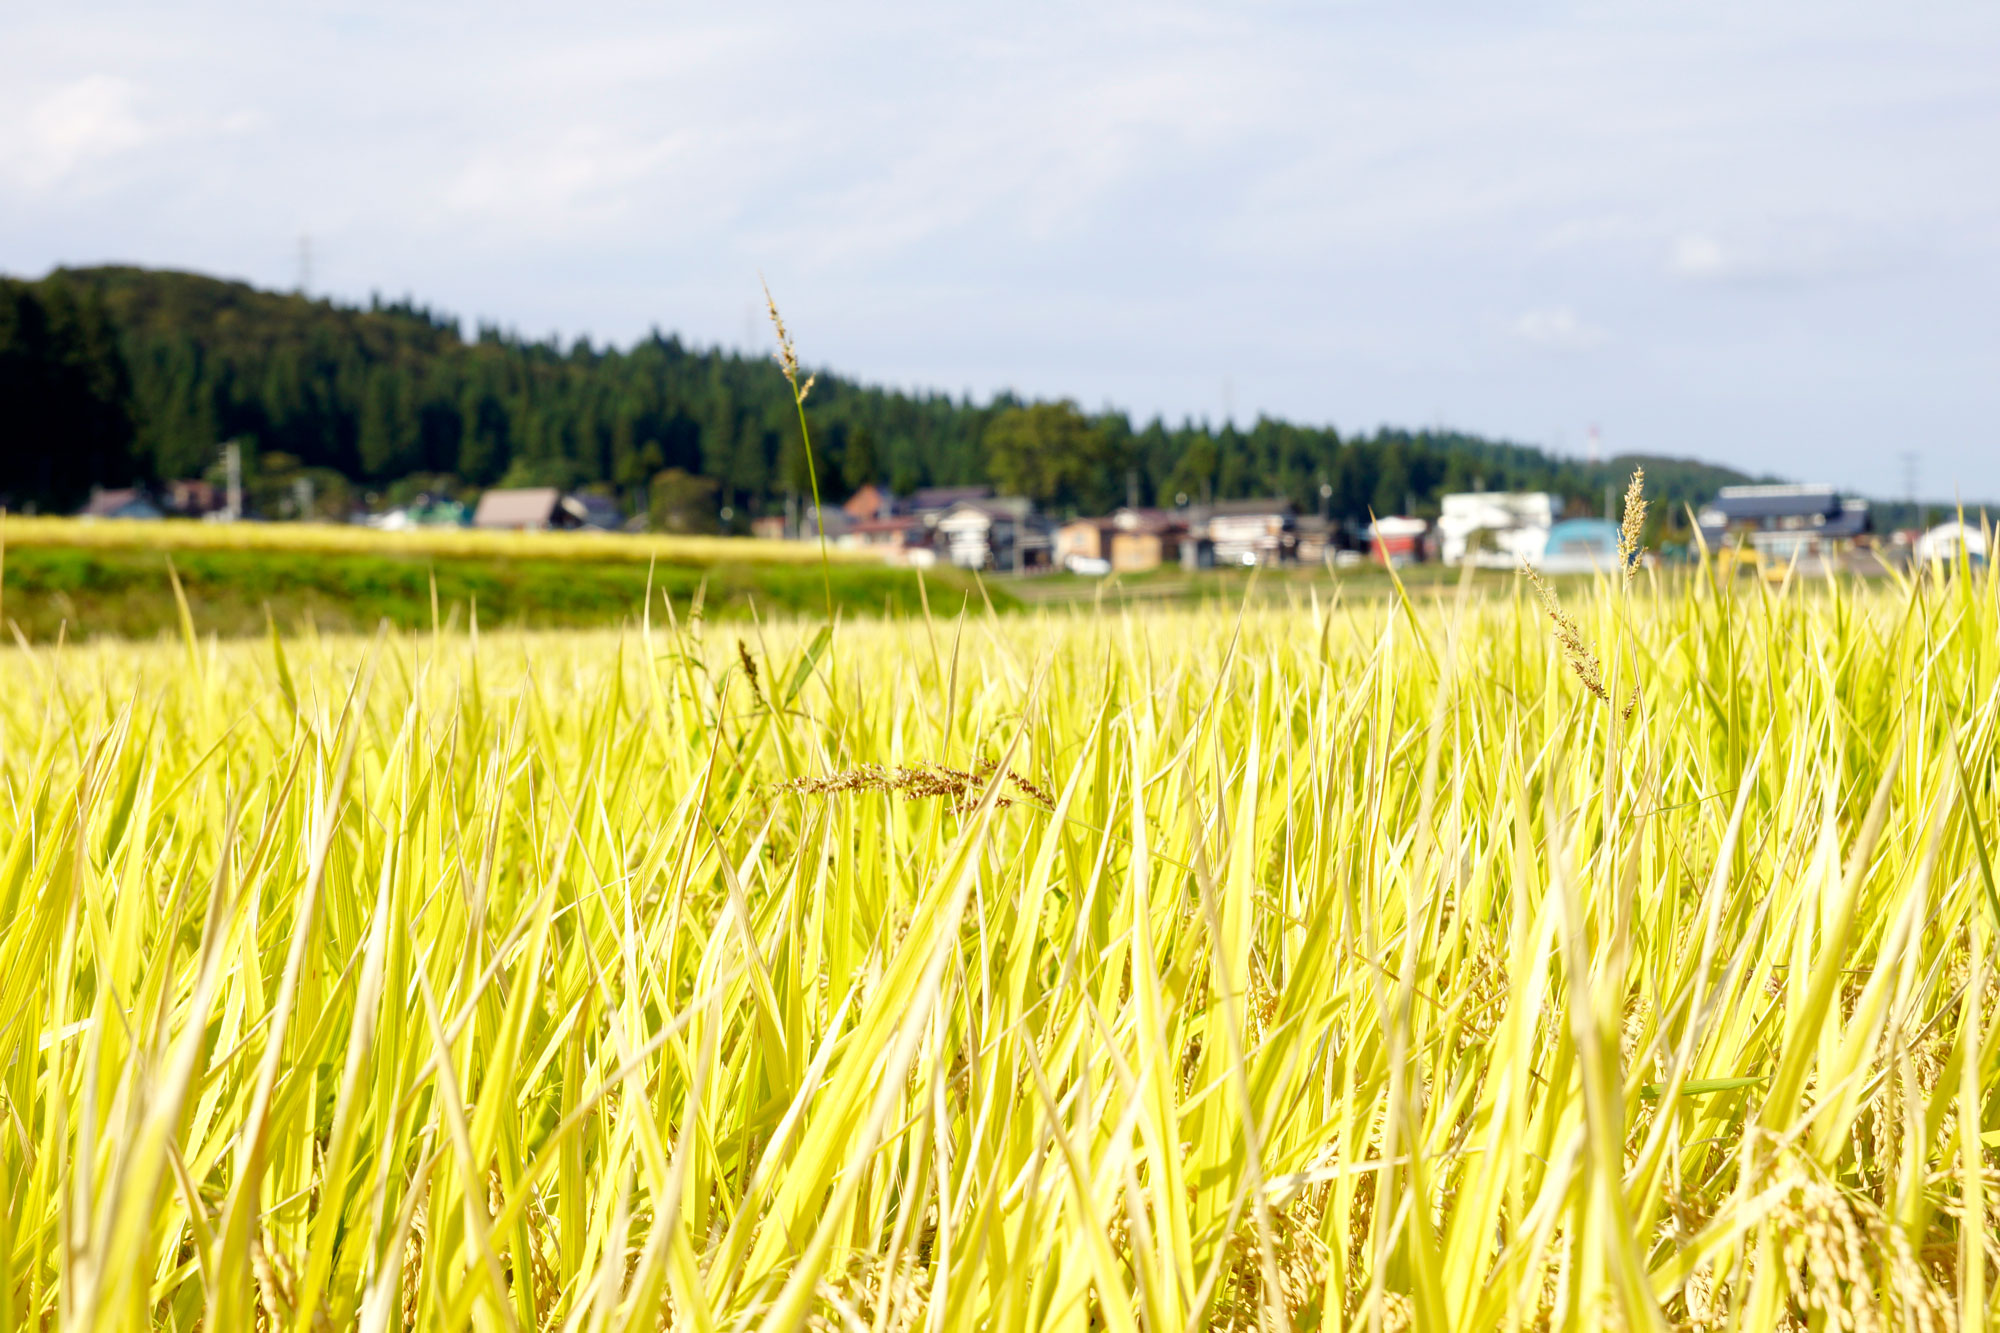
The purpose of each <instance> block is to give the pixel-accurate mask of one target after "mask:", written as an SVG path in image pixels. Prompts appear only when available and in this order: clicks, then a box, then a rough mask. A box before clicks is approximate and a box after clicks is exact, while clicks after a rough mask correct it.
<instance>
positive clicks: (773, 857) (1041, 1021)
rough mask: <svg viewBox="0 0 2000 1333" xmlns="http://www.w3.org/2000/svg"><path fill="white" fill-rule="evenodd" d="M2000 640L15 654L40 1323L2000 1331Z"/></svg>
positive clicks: (991, 620)
mask: <svg viewBox="0 0 2000 1333" xmlns="http://www.w3.org/2000/svg"><path fill="white" fill-rule="evenodd" d="M10 531H11V527H10ZM1996 594H2000V583H1996V582H1995V579H1994V577H1993V575H1992V574H1991V573H1990V572H1989V573H1986V574H1983V575H1977V576H1975V575H1973V574H1972V573H1971V572H1970V571H1961V572H1960V575H1959V576H1958V577H1956V578H1937V579H1931V578H1926V579H1924V580H1921V581H1919V582H1918V583H1915V584H1886V585H1878V586H1875V587H1872V588H1864V587H1862V586H1861V585H1858V584H1855V585H1839V584H1826V585H1817V586H1812V587H1791V588H1788V589H1785V590H1782V591H1780V590H1777V589H1771V588H1767V587H1763V586H1761V585H1759V586H1751V585H1749V584H1748V583H1747V582H1746V583H1741V584H1728V583H1724V584H1722V585H1720V586H1717V585H1714V584H1710V583H1708V582H1705V581H1703V580H1702V579H1701V578H1699V577H1691V578H1685V579H1678V580H1671V581H1661V580H1658V579H1656V578H1654V577H1652V576H1642V577H1641V578H1640V579H1639V580H1638V581H1637V582H1635V583H1634V584H1633V585H1632V586H1631V587H1629V588H1626V587H1621V586H1619V584H1618V583H1617V582H1616V581H1615V580H1610V579H1605V580H1600V581H1598V582H1597V583H1595V584H1594V585H1591V586H1588V587H1568V588H1564V589H1563V590H1562V592H1561V602H1560V604H1559V606H1558V607H1557V612H1558V614H1559V615H1560V617H1561V618H1562V620H1563V621H1565V622H1567V628H1562V627H1559V626H1558V625H1556V624H1554V623H1552V621H1551V618H1550V616H1549V614H1548V612H1547V610H1546V609H1545V607H1544V605H1543V603H1542V601H1541V597H1540V595H1539V594H1538V592H1537V590H1535V589H1534V588H1532V587H1530V586H1528V585H1527V584H1526V583H1525V582H1522V583H1520V584H1517V585H1515V586H1513V587H1512V588H1511V589H1509V590H1507V591H1505V592H1503V593H1501V594H1499V595H1493V596H1472V595H1466V596H1458V595H1455V594H1454V593H1452V592H1451V591H1449V590H1447V591H1445V592H1443V593H1438V594H1427V595H1426V596H1425V597H1423V598H1421V599H1418V600H1415V601H1397V600H1394V599H1391V600H1386V601H1385V600H1380V599H1374V600H1369V601H1367V602H1366V603H1358V602H1356V603H1350V602H1347V601H1344V600H1342V599H1340V598H1339V597H1338V596H1337V595H1336V594H1334V593H1331V592H1327V593H1325V594H1324V595H1321V596H1318V597H1316V598H1313V599H1311V600H1308V601H1306V602H1303V603H1301V604H1299V605H1296V606H1292V607H1275V606H1271V605H1268V604H1259V605H1255V606H1249V607H1246V608H1245V609H1244V610H1243V611H1242V612H1241V613H1240V614H1238V613H1229V612H1223V611H1217V610H1213V609H1210V610H1203V611H1188V610H1180V611H1175V610H1158V611H1150V612H1140V611H1126V612H1123V613H1119V614H1109V613H1107V614H1101V615H1091V614H1085V613H1082V612H1068V611H1065V612H1051V611H1039V612H1030V613H1025V614H1020V615H1014V616H1009V617H1006V618H997V617H993V616H991V615H987V614H983V613H981V614H967V615H965V616H963V617H961V618H958V619H950V618H943V617H940V618H937V619H931V618H927V617H921V616H919V617H914V618H904V619H899V620H849V621H845V622H843V623H841V624H840V625H838V626H837V627H835V628H834V629H833V630H832V631H831V632H828V631H827V630H826V629H825V628H824V627H821V626H817V625H815V624H814V623H812V622H809V621H801V622H787V623H782V624H767V625H765V626H764V627H762V628H761V629H760V628H758V627H756V626H753V625H747V624H745V625H724V624H720V623H703V622H701V621H700V620H695V619H690V618H689V617H688V615H687V614H686V613H687V607H686V606H685V604H679V605H676V604H674V603H672V602H666V603H663V602H661V601H659V600H658V599H657V598H656V599H655V601H654V603H653V604H652V605H651V606H650V607H649V608H648V609H647V610H646V611H645V612H644V613H643V614H641V613H639V612H638V610H637V609H636V608H635V614H634V619H633V620H632V621H631V622H630V623H629V624H628V625H626V626H625V627H624V628H623V629H620V630H606V631H602V632H588V633H585V632H577V633H564V634H533V633H527V632H510V633H504V634H495V633H487V634H483V635H481V634H477V633H466V632H463V631H459V630H444V629H441V630H437V631H431V632H401V631H387V632H384V633H383V634H381V635H379V636H376V637H374V638H372V639H370V638H353V637H339V638H336V637H324V638H322V637H317V636H315V635H313V634H310V633H307V634H303V635H300V636H296V637H291V638H285V639H278V638H275V637H273V638H271V639H269V640H268V641H257V640H237V641H216V640H213V639H202V638H199V637H197V636H196V635H194V634H193V633H189V634H187V635H185V636H184V637H182V638H180V639H173V638H162V639H160V640H157V641H155V642H151V643H141V644H132V643H124V644H120V643H111V642H100V641H92V642H88V643H83V644H76V643H71V644H69V645H67V646H63V647H60V648H58V647H56V646H53V645H41V646H36V645H31V644H27V643H22V644H19V645H17V646H16V647H12V648H9V649H8V650H7V652H6V654H5V655H4V656H0V784H3V785H4V788H5V792H4V800H0V831H4V841H0V857H4V868H0V1103H3V1104H0V1195H4V1197H5V1199H6V1201H7V1206H6V1208H5V1210H4V1221H0V1329H19V1328H45V1327H64V1328H77V1329H128V1328H130V1329H138V1328H159V1329H177V1330H188V1329H194V1328H201V1329H204V1330H220V1331H224V1333H228V1331H231V1330H252V1329H258V1330H275V1329H281V1328H282V1329H297V1330H327V1329H349V1328H359V1329H367V1330H385V1329H404V1328H413V1329H425V1330H430V1329H464V1328H472V1329H479V1330H495V1329H576V1330H586V1329H588V1330H597V1329H627V1328H636V1329H658V1328H675V1329H697V1330H712V1329H728V1330H735V1329H749V1328H757V1329H773V1330H780V1331H781V1333H789V1331H790V1330H797V1329H801V1328H815V1329H828V1330H836V1329H837V1330H846V1331H852V1333H860V1331H861V1330H867V1331H868V1333H882V1331H884V1330H903V1329H916V1328H923V1329H992V1330H1030V1329H1075V1330H1085V1329H1106V1330H1117V1331H1119V1333H1124V1331H1127V1330H1137V1329H1146V1330H1149V1331H1154V1330H1175V1331H1177V1330H1182V1329H1192V1328H1206V1327H1228V1328H1245V1329H1247V1328H1253V1327H1254V1328H1259V1329H1266V1330H1300V1331H1303V1330H1311V1329H1370V1330H1380V1329H1400V1328H1421V1329H1454V1330H1456V1329H1465V1330H1491V1329H1505V1328H1597V1327H1623V1328H1628V1329H1640V1328H1645V1329H1665V1328H1670V1327H1671V1328H1703V1329H1707V1328H1740V1329H1753V1330H1765V1329H1781V1328H1782V1329H1836V1328H1837V1329H1843V1330H1865V1329H1876V1328H1918V1329H1940V1330H1941V1329H1948V1328H1979V1327H1982V1326H1983V1325H1984V1322H1985V1321H1986V1320H1987V1319H1988V1318H1989V1317H1990V1315H1991V1313H1992V1312H1993V1310H1994V1296H1993V1287H1994V1279H1995V1268H1994V1263H1995V1259H1996V1244H1995V1235H1996V1228H1995V1220H1994V1218H1995V1204H1996V1200H1997V1199H2000V1178H1996V1175H1995V1168H1996V1164H2000V1073H1996V1065H1997V1064H2000V1021H1996V1019H1997V1018H2000V1013H1996V1010H2000V982H1996V977H2000V962H1997V961H1996V959H1995V958H1994V956H1993V955H1994V933H1995V926H1996V924H2000V896H1996V892H1995V884H1994V869H1993V859H1994V857H1995V855H1996V848H1995V839H1996V836H2000V802H1996V780H2000V755H1996V738H1995V729H1996V724H1997V723H2000V599H1997V598H1996ZM1550 595H1551V596H1553V594H1550ZM975 605H977V604H976V602H975ZM1569 640H1573V643H1569V644H1568V646H1566V641H1569ZM1579 653H1580V654H1582V656H1581V657H1579ZM1593 681H1594V684H1593ZM1600 696H1601V697H1600Z"/></svg>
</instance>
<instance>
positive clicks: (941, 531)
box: [933, 496, 1050, 573]
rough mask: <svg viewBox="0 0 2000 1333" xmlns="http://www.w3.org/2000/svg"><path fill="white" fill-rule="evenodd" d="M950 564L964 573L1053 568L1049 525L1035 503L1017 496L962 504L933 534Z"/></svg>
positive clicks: (946, 513) (941, 520) (949, 511)
mask: <svg viewBox="0 0 2000 1333" xmlns="http://www.w3.org/2000/svg"><path fill="white" fill-rule="evenodd" d="M933 530H934V531H935V532H936V534H937V543H938V544H939V545H941V546H942V547H943V548H944V553H945V555H946V557H947V558H948V559H949V560H950V561H951V563H952V564H954V565H958V566H960V567H962V568H965V569H994V570H1004V571H1007V572H1010V573H1012V572H1018V571H1020V570H1025V569H1045V568H1047V567H1048V563H1049V547H1050V542H1049V532H1048V525H1047V524H1046V523H1044V522H1042V520H1041V517H1040V516H1039V515H1037V514H1036V513H1035V506H1034V504H1033V503H1032V502H1031V501H1028V500H1025V499H1021V498H1019V497H1017V496H1002V497H1000V498H999V499H997V500H961V501H959V502H958V503H957V504H954V505H952V506H951V508H949V509H947V510H945V511H944V513H943V514H942V515H941V516H940V517H939V518H938V520H937V525H936V527H935V528H934V529H933Z"/></svg>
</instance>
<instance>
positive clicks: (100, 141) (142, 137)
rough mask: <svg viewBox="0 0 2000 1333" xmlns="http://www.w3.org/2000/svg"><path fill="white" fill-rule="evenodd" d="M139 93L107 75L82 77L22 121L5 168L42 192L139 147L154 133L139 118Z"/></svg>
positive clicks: (46, 98)
mask: <svg viewBox="0 0 2000 1333" xmlns="http://www.w3.org/2000/svg"><path fill="white" fill-rule="evenodd" d="M138 102H139V89H138V88H137V87H136V86H135V85H134V84H132V83H131V82H129V81H127V80H125V79H122V78H119V77H117V76H115V75H111V74H87V75H85V76H84V77H82V78H80V79H76V80H74V81H72V82H69V83H66V84H63V85H62V86H61V87H59V88H56V89H55V90H54V91H52V92H50V93H48V94H46V95H44V96H43V97H42V98H40V99H39V100H38V101H36V102H35V104H34V105H33V106H32V107H31V108H30V109H29V111H28V113H27V115H26V116H25V117H23V119H22V122H21V129H20V131H19V132H18V133H17V134H12V135H9V136H7V137H8V138H10V139H12V140H13V147H12V149H11V150H0V152H4V154H5V155H4V157H0V162H4V163H5V164H6V165H7V166H8V167H9V168H11V174H12V175H14V176H15V177H16V178H17V179H18V180H19V181H20V182H21V183H22V184H23V185H25V186H26V187H27V188H28V189H30V190H37V191H39V190H46V189H48V188H49V187H50V186H53V185H55V184H56V183H57V182H59V181H61V180H62V179H63V178H65V177H68V176H71V175H73V174H75V173H78V172H80V171H82V170H83V169H85V168H87V167H89V166H91V165H92V164H94V163H96V162H98V161H101V160H103V159H105V158H111V157H116V156H118V155H120V154H123V153H128V152H131V151H132V150H133V149H136V148H140V147H143V146H144V145H145V144H146V143H147V142H149V141H150V140H151V139H152V138H153V137H154V134H155V129H154V127H152V126H151V125H149V124H147V122H146V121H145V120H144V119H142V118H141V116H140V114H139V110H138Z"/></svg>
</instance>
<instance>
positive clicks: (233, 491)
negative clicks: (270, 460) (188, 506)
mask: <svg viewBox="0 0 2000 1333" xmlns="http://www.w3.org/2000/svg"><path fill="white" fill-rule="evenodd" d="M222 471H223V476H224V479H225V483H226V486H227V494H228V497H229V498H228V504H227V505H226V506H225V507H224V509H223V511H222V512H223V513H224V514H225V515H226V516H227V517H226V519H225V521H226V522H230V523H234V522H237V521H238V520H239V519H241V518H242V517H243V446H242V444H241V443H240V442H238V441H236V440H231V441H230V442H229V443H228V444H225V445H223V446H222Z"/></svg>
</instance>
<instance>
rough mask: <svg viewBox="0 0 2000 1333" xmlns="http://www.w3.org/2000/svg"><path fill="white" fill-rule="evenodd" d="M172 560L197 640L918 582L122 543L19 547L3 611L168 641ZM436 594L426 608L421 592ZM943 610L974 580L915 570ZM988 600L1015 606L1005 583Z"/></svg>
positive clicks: (778, 570) (880, 572) (601, 612)
mask: <svg viewBox="0 0 2000 1333" xmlns="http://www.w3.org/2000/svg"><path fill="white" fill-rule="evenodd" d="M170 559H171V561H172V566H173V570H174V572H175V574H177V575H178V577H179V579H180V582H181V586H182V588H183V589H184V590H185V593H186V597H187V602H188V606H189V608H190V611H191V613H192V615H193V618H194V625H195V628H196V630H197V631H198V632H200V633H204V634H206V633H211V632H213V633H219V634H223V635H242V634H261V633H263V632H264V629H265V624H266V620H265V616H266V612H267V611H268V613H269V614H270V616H271V617H272V618H273V619H274V620H275V621H276V623H277V624H278V625H279V626H280V627H281V628H283V629H285V630H287V631H290V630H293V629H295V628H297V627H299V626H301V625H304V624H307V623H311V624H312V625H314V626H316V627H317V628H319V629H321V630H326V631H341V630H358V631H366V630H369V629H372V628H373V627H374V626H375V625H376V624H377V623H379V622H380V621H383V620H387V621H389V622H390V623H391V624H392V625H395V626H398V627H401V628H405V629H415V628H419V627H426V628H427V627H429V626H430V625H431V623H432V610H433V607H434V606H435V608H436V610H437V613H438V617H439V619H440V621H443V620H447V619H449V620H453V621H454V622H455V623H457V624H460V625H467V624H469V623H470V621H471V619H472V615H473V612H474V610H475V608H476V610H477V613H478V618H479V623H480V624H481V625H482V626H486V627H499V626H514V627H539V628H553V627H559V626H585V625H615V624H617V623H618V622H619V621H621V620H624V619H626V618H636V617H638V616H639V615H640V613H641V610H642V608H644V607H645V605H646V590H647V587H648V585H649V583H650V585H651V587H652V589H653V596H654V602H653V613H654V614H655V615H664V614H665V613H664V612H663V611H662V609H661V606H660V602H659V600H658V599H659V598H660V597H661V596H662V595H664V596H667V597H670V598H672V599H673V601H674V603H675V605H676V607H677V608H678V609H679V610H680V611H681V612H682V613H685V612H686V611H687V609H688V608H689V606H690V605H691V603H692V601H693V599H694V597H695V594H696V592H697V590H700V591H701V595H702V599H703V600H702V605H703V609H704V613H705V614H707V615H710V616H716V617H721V618H743V617H747V616H749V615H751V614H752V613H753V611H754V612H755V613H756V614H760V615H796V614H802V613H807V612H819V613H822V614H823V613H824V611H825V607H826V588H827V586H828V585H829V584H830V586H831V588H832V594H833V599H834V604H835V605H836V606H837V607H838V608H839V609H840V610H841V611H842V612H843V613H845V614H849V615H853V614H876V615H881V614H891V615H899V614H915V613H917V612H918V611H919V610H920V609H921V597H922V595H921V594H920V593H919V591H918V587H917V576H916V574H915V573H914V572H912V571H909V570H901V569H891V568H888V567H886V566H883V565H876V564H859V563H853V562H842V563H838V564H834V565H832V566H830V567H829V569H828V570H827V572H826V575H825V580H826V581H825V582H823V581H822V575H821V571H820V568H819V567H818V566H817V565H812V564H802V563H778V562H774V561H756V560H743V561H734V560H729V559H727V558H724V559H720V560H714V561H712V562H701V563H682V562H673V563H659V564H652V565H649V564H647V563H645V562H643V561H635V560H591V559H584V558H538V557H536V556H535V555H534V554H533V553H532V548H527V550H525V551H524V552H523V553H522V554H521V555H518V556H517V555H478V556H425V555H419V554H402V553H396V552H387V553H383V554H370V553H365V552H352V551H297V550H282V549H279V550H226V549H194V550H180V551H175V552H171V553H169V552H165V551H159V550H147V549H143V548H121V547H97V548H78V547H26V548H21V547H16V548H12V549H10V550H9V551H8V552H7V558H6V580H5V603H4V611H5V615H6V616H7V618H8V619H11V620H13V621H14V622H15V623H16V624H18V625H19V626H20V627H21V629H22V631H23V632H24V633H25V634H27V636H28V637H29V638H30V639H33V640H37V641H45V640H49V639H52V638H54V637H55V636H56V634H57V632H58V631H59V630H61V629H63V627H65V626H67V632H68V633H69V634H70V635H72V636H75V635H80V634H93V635H103V634H111V635H120V636H124V637H128V638H149V637H152V636H154V635H157V634H159V633H161V632H177V631H178V628H179V616H180V612H179V607H178V604H177V603H176V601H175V598H174V592H173V582H172V578H171V577H170V576H169V574H168V562H169V560H170ZM433 580H435V584H436V600H435V603H434V602H433V599H432V584H433ZM926 580H927V591H928V593H929V595H930V596H931V597H933V598H936V599H941V600H940V602H939V605H940V608H941V609H942V608H949V609H951V610H953V611H956V609H957V608H958V606H959V605H960V603H961V601H963V600H964V599H965V597H967V596H968V595H969V596H970V597H971V598H972V599H973V600H974V602H975V604H977V602H978V599H979V592H978V590H977V589H976V587H975V586H974V583H973V580H971V579H970V578H968V577H967V576H965V575H963V574H961V573H959V572H958V571H956V570H942V571H935V572H932V573H929V574H927V575H926ZM987 595H988V596H990V597H992V598H993V600H994V601H995V603H996V604H997V605H1000V606H1012V605H1013V604H1014V599H1013V598H1012V597H1011V596H1010V595H1009V594H1008V592H1007V591H1006V590H1005V588H1004V587H991V588H989V589H988V594H987Z"/></svg>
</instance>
